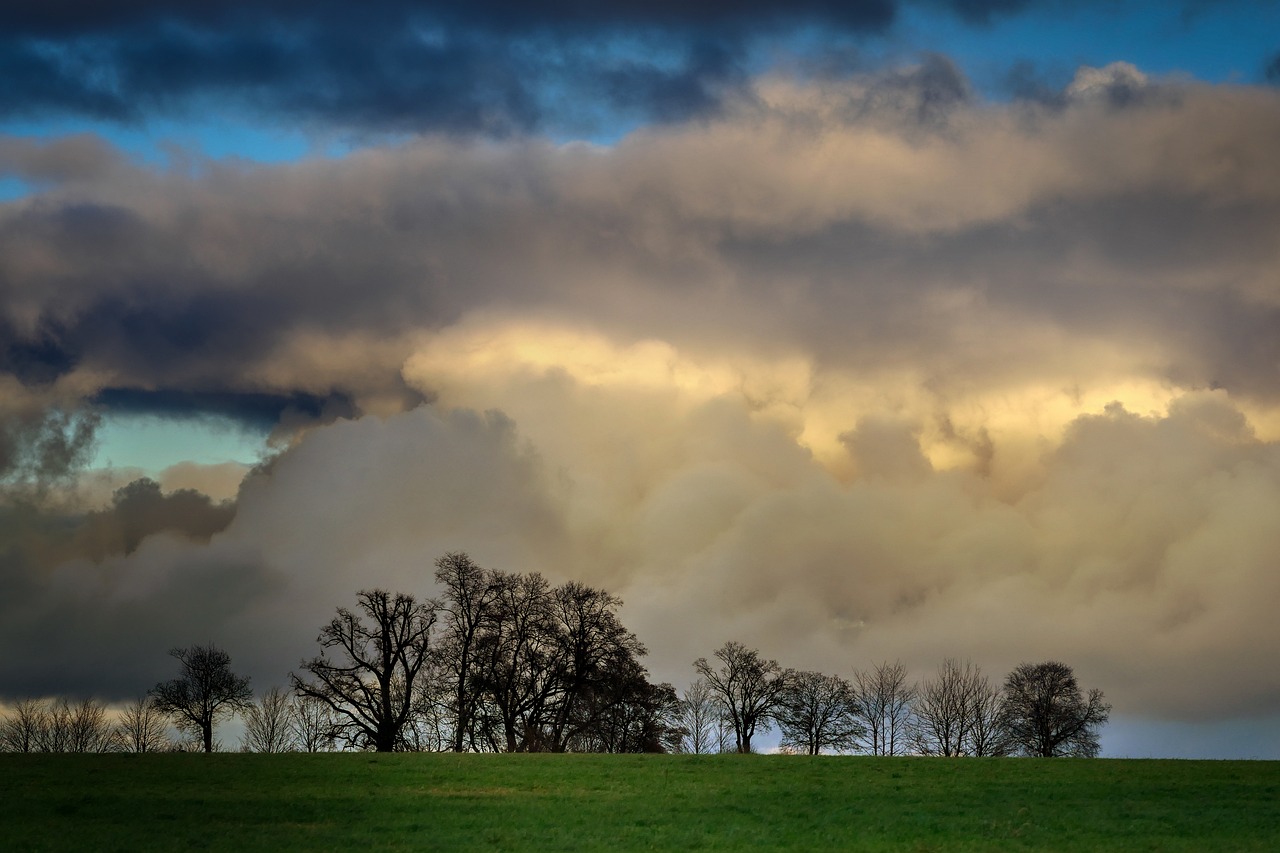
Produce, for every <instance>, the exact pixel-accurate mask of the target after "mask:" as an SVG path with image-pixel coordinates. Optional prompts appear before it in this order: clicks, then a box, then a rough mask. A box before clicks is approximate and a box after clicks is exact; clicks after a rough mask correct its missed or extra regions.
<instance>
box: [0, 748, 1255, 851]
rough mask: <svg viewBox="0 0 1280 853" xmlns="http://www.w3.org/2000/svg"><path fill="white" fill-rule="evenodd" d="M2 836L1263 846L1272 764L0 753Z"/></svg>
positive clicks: (279, 841) (413, 843)
mask: <svg viewBox="0 0 1280 853" xmlns="http://www.w3.org/2000/svg"><path fill="white" fill-rule="evenodd" d="M0 849H3V850H101V851H111V850H192V849H213V850H233V851H247V850H288V849H295V850H347V849H362V850H370V849H372V850H557V851H572V850H747V849H758V850H900V851H927V850H1055V851H1067V850H1196V851H1200V850H1275V849H1280V762H1235V761H1116V760H1076V761H1072V760H1033V759H962V760H947V759H925V758H896V759H892V758H891V759H884V758H865V757H841V758H836V757H823V758H817V759H811V758H801V757H788V756H587V755H371V754H335V755H282V756H281V755H277V756H271V755H239V754H226V755H212V756H204V755H145V756H138V755H101V756H66V755H54V756H34V755H33V756H27V755H0Z"/></svg>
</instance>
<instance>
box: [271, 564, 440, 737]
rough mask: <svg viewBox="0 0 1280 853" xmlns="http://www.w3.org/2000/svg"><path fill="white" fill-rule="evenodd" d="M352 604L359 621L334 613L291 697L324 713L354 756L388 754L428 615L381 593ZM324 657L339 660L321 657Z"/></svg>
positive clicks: (410, 696) (408, 706)
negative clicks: (309, 700) (363, 751)
mask: <svg viewBox="0 0 1280 853" xmlns="http://www.w3.org/2000/svg"><path fill="white" fill-rule="evenodd" d="M356 599H357V601H358V602H359V605H360V610H361V611H363V614H364V616H363V617H362V616H360V615H358V614H356V613H353V612H351V611H350V610H347V609H346V608H344V607H340V608H338V615H337V616H335V617H334V618H333V621H331V622H330V623H329V624H328V625H326V626H325V627H324V628H322V629H321V631H320V636H319V638H318V642H319V643H320V646H321V648H322V651H321V653H320V656H319V657H316V658H312V659H311V660H309V661H305V662H303V664H302V668H303V669H304V670H306V671H307V672H308V673H310V674H311V676H312V678H311V680H307V679H303V678H301V677H299V676H297V675H291V676H290V678H291V679H292V681H293V688H294V692H296V693H297V694H298V695H299V696H311V697H313V698H315V699H318V700H320V701H321V702H324V703H325V704H326V705H328V706H329V708H330V710H331V711H332V712H333V714H334V717H335V729H334V731H335V732H336V733H337V734H338V735H339V736H340V737H343V738H344V739H345V740H347V741H348V742H349V743H352V744H354V745H356V746H358V747H360V748H372V749H374V750H376V751H378V752H391V751H392V750H395V749H397V748H403V745H404V744H403V742H402V737H401V735H402V730H403V729H404V726H405V723H406V722H407V721H408V720H409V716H410V715H411V714H412V713H413V711H414V705H415V702H414V700H415V686H416V683H417V679H418V675H419V673H420V672H421V671H422V668H423V667H424V666H425V665H426V663H427V658H428V654H427V653H428V649H429V647H430V641H431V628H432V626H433V625H435V621H436V607H435V603H434V602H426V603H419V602H418V601H417V600H416V599H414V597H413V596H411V595H404V594H400V593H397V594H394V595H393V594H391V593H389V592H387V591H385V590H381V589H374V590H363V591H361V592H360V593H358V594H357V596H356ZM365 618H367V619H368V620H369V622H368V623H366V622H365ZM329 649H333V650H336V651H337V652H338V653H339V655H340V658H341V659H340V660H330V659H329V658H328V657H326V656H325V653H326V652H327V651H328V650H329Z"/></svg>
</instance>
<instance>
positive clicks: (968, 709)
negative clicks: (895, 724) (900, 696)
mask: <svg viewBox="0 0 1280 853" xmlns="http://www.w3.org/2000/svg"><path fill="white" fill-rule="evenodd" d="M982 680H983V679H982V673H981V672H979V670H978V668H977V667H976V666H974V665H973V664H972V663H970V662H965V663H964V664H961V663H960V662H959V661H957V660H956V659H955V658H947V659H946V660H944V661H943V662H942V666H940V667H938V673H937V675H935V676H934V677H933V678H930V679H928V680H927V681H925V682H924V684H922V685H921V686H920V689H919V691H918V692H917V693H916V697H915V704H914V706H913V711H914V716H915V744H916V749H917V750H918V751H919V752H920V753H922V754H923V755H942V756H946V757H948V758H953V757H955V756H959V755H968V754H969V752H970V749H971V746H972V738H973V730H974V727H975V726H976V725H977V711H978V707H977V704H976V703H977V699H978V690H979V687H980V686H981V684H982Z"/></svg>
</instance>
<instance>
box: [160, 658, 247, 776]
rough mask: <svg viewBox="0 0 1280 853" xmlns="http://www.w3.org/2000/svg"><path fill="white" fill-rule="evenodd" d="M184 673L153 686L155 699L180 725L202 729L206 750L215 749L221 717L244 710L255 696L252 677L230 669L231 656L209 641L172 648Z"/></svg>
mask: <svg viewBox="0 0 1280 853" xmlns="http://www.w3.org/2000/svg"><path fill="white" fill-rule="evenodd" d="M169 654H170V655H172V656H173V657H175V658H177V659H178V662H179V663H180V664H181V665H182V671H181V674H180V675H179V676H178V677H177V678H175V679H173V680H171V681H162V682H160V683H159V684H157V685H156V686H155V687H153V688H152V689H151V697H152V701H153V702H154V703H155V706H156V708H157V709H158V710H159V711H160V712H161V713H163V714H166V715H167V716H169V717H172V718H173V720H174V723H175V724H176V725H177V726H178V728H179V729H182V730H184V731H189V732H192V733H197V732H198V733H199V736H200V739H201V743H202V745H203V747H204V751H205V752H213V727H214V724H215V723H216V722H217V721H218V720H219V719H221V718H223V717H226V716H229V715H231V714H234V713H235V712H236V711H243V710H245V709H247V708H248V707H249V704H250V702H251V701H252V700H253V691H251V690H250V689H249V679H248V678H242V677H241V676H238V675H236V674H234V673H233V672H232V671H231V656H230V655H228V654H227V653H226V652H225V651H223V650H222V649H220V648H218V647H217V646H215V645H214V644H213V643H210V644H209V645H207V646H191V647H190V648H186V649H173V650H171V651H170V652H169Z"/></svg>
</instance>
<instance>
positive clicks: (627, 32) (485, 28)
mask: <svg viewBox="0 0 1280 853" xmlns="http://www.w3.org/2000/svg"><path fill="white" fill-rule="evenodd" d="M894 12H895V7H894V4H893V3H892V2H889V0H862V2H841V3H837V2H830V1H829V0H801V2H798V3H786V4H783V3H777V2H774V0H761V2H749V3H689V4H686V3H670V2H664V3H639V2H633V3H623V4H600V3H581V2H564V3H552V4H527V3H507V2H488V3H469V4H455V3H430V2H427V3H414V2H398V0H386V1H385V2H374V3H367V4H361V5H360V6H359V8H358V9H357V8H356V7H355V6H353V5H351V4H346V3H336V2H330V3H294V2H276V3H268V4H258V3H254V4H249V3H217V4H207V3H172V2H170V3H162V2H154V3H151V2H138V3H115V4H98V3H79V2H66V3H55V4H51V5H48V6H33V7H29V8H21V7H12V6H10V7H8V8H6V9H5V10H4V11H2V12H0V32H3V33H5V34H6V35H5V36H4V37H3V38H2V39H0V71H3V72H4V77H5V79H6V80H7V82H8V85H7V86H6V87H5V92H6V93H7V94H5V95H3V96H0V115H9V116H30V115H43V114H60V113H68V114H78V115H85V116H90V117H94V118H103V119H114V120H133V119H136V118H138V117H140V116H142V115H145V114H147V113H149V112H152V111H157V110H159V111H168V110H172V109H175V108H178V109H181V108H182V107H184V106H190V104H189V103H187V99H189V98H192V97H195V98H199V97H201V96H212V97H214V98H223V97H226V98H230V99H232V100H234V101H236V102H239V103H240V104H242V105H244V106H248V107H250V108H258V109H264V110H270V111H284V112H286V113H291V114H295V115H299V116H303V117H314V118H319V119H321V120H325V121H336V122H338V123H341V124H346V125H350V126H358V127H371V128H375V129H410V130H417V129H425V128H443V129H450V130H461V131H476V130H480V131H488V132H504V131H512V130H524V129H529V128H533V127H537V126H540V125H541V124H543V122H544V111H545V110H548V109H551V110H557V109H567V111H568V112H570V113H573V112H580V111H579V110H575V109H568V107H567V105H564V104H563V103H562V102H564V101H570V102H572V101H576V100H579V99H581V98H582V97H594V98H599V97H601V96H603V98H604V101H603V103H602V106H603V108H605V109H619V110H621V111H622V112H623V113H626V114H633V115H638V116H639V117H642V118H648V117H658V118H660V119H667V120H670V119H679V118H683V117H684V116H686V115H689V114H690V113H692V112H695V111H701V110H705V109H714V108H715V106H716V105H717V104H718V96H717V94H716V93H715V92H713V91H712V90H713V88H715V87H724V86H725V85H726V84H727V83H728V82H730V81H732V80H733V79H734V77H735V76H736V75H737V69H736V64H737V59H738V57H739V55H740V54H741V51H742V49H743V46H744V45H745V43H746V42H747V41H748V40H749V39H750V38H751V37H753V36H755V35H757V34H760V33H761V32H764V31H767V30H768V29H770V28H772V27H774V26H782V27H783V28H786V27H788V26H791V25H795V24H799V23H804V22H814V23H821V24H823V25H825V26H830V27H836V28H838V29H841V30H850V31H868V30H879V29H882V28H883V27H885V26H887V25H888V24H889V23H890V22H891V20H892V19H893V16H894ZM658 34H661V37H662V41H663V44H664V46H665V47H666V48H668V49H669V50H670V51H671V53H670V55H669V56H667V57H666V58H664V59H662V60H657V61H655V60H653V59H651V58H649V57H644V58H641V57H640V56H639V55H635V56H630V57H627V56H619V55H616V54H614V53H613V52H612V48H611V42H612V41H614V40H616V39H618V38H624V39H630V38H633V37H635V36H637V35H639V36H641V37H649V38H653V37H655V36H657V35H658ZM709 39H713V40H717V41H719V42H721V43H722V44H723V47H722V48H721V55H720V56H719V57H716V58H714V59H713V60H711V61H708V57H707V51H706V50H705V48H704V45H705V43H706V42H707V41H708V40H709ZM599 81H604V82H603V85H598V83H599ZM547 90H551V91H554V92H556V93H557V94H554V95H548V94H547ZM558 102H561V106H559V107H557V105H556V104H557V103H558Z"/></svg>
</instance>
